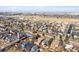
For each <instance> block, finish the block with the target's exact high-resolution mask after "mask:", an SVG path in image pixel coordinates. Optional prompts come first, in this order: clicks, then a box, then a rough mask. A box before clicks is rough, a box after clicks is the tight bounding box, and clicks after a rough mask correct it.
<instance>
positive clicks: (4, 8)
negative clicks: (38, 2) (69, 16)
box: [0, 6, 79, 12]
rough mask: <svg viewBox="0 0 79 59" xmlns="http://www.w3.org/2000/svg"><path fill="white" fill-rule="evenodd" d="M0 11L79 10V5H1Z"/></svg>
mask: <svg viewBox="0 0 79 59" xmlns="http://www.w3.org/2000/svg"><path fill="white" fill-rule="evenodd" d="M0 12H79V6H0Z"/></svg>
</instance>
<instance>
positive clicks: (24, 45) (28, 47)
mask: <svg viewBox="0 0 79 59" xmlns="http://www.w3.org/2000/svg"><path fill="white" fill-rule="evenodd" d="M33 46H34V44H32V43H31V42H26V43H22V44H21V49H22V50H23V51H26V52H28V51H30V50H31V48H32V47H33Z"/></svg>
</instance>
